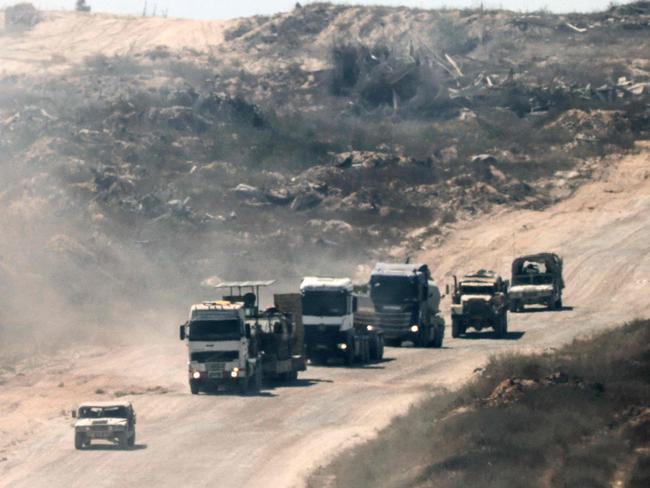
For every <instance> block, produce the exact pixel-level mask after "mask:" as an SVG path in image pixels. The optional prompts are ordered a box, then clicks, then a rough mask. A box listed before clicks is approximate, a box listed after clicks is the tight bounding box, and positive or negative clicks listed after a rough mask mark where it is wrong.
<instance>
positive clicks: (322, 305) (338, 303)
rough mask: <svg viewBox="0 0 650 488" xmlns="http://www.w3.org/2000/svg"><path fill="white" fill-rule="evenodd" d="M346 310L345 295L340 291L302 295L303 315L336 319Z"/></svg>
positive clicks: (311, 292) (314, 292)
mask: <svg viewBox="0 0 650 488" xmlns="http://www.w3.org/2000/svg"><path fill="white" fill-rule="evenodd" d="M346 310H347V294H346V293H345V292H340V291H309V290H307V291H304V292H303V294H302V313H303V315H315V316H318V317H338V316H341V315H345V314H346Z"/></svg>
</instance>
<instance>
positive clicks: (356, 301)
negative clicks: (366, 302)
mask: <svg viewBox="0 0 650 488" xmlns="http://www.w3.org/2000/svg"><path fill="white" fill-rule="evenodd" d="M358 309H359V299H358V298H357V297H352V311H353V312H356V311H357V310H358Z"/></svg>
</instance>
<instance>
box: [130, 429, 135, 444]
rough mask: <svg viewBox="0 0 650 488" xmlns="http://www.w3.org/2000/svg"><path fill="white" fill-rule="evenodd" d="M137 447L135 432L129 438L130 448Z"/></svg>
mask: <svg viewBox="0 0 650 488" xmlns="http://www.w3.org/2000/svg"><path fill="white" fill-rule="evenodd" d="M133 446H135V432H133V435H132V436H131V437H129V447H133Z"/></svg>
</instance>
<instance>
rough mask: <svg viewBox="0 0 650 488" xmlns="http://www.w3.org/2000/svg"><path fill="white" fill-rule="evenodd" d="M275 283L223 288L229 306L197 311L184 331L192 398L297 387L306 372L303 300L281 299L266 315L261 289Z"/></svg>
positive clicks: (213, 304) (282, 296) (223, 302)
mask: <svg viewBox="0 0 650 488" xmlns="http://www.w3.org/2000/svg"><path fill="white" fill-rule="evenodd" d="M273 283H274V282H273V281H237V282H228V283H220V284H219V285H217V286H216V288H217V289H230V294H229V295H226V296H224V297H223V300H220V301H213V302H203V303H200V304H197V305H193V306H192V308H191V310H190V317H189V320H188V322H186V323H185V324H183V325H181V326H180V331H179V334H180V339H181V340H185V341H186V342H187V348H188V354H189V359H190V360H189V382H190V390H191V392H192V394H197V393H199V392H200V391H201V390H213V389H217V390H218V389H225V388H228V387H232V386H235V387H238V388H239V390H240V392H241V393H242V394H246V393H248V392H249V391H254V392H258V391H259V390H260V389H261V387H262V380H263V378H268V379H275V380H280V381H289V382H290V381H295V380H296V379H297V377H298V372H299V371H304V370H305V369H306V361H305V356H304V350H303V349H304V348H303V329H302V321H301V320H300V318H301V315H302V312H301V310H300V295H298V294H297V293H294V294H275V295H273V298H274V303H275V306H274V307H271V308H269V309H267V310H265V311H263V312H260V310H259V306H258V297H259V295H260V288H261V287H267V286H270V285H272V284H273Z"/></svg>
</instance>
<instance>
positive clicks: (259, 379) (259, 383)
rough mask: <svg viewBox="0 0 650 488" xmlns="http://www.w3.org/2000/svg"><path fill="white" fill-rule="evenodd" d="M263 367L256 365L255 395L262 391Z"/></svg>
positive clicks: (254, 378)
mask: <svg viewBox="0 0 650 488" xmlns="http://www.w3.org/2000/svg"><path fill="white" fill-rule="evenodd" d="M262 374H263V371H262V365H261V364H260V365H257V364H256V365H255V376H254V377H253V389H254V390H255V393H259V392H260V391H261V390H262Z"/></svg>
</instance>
